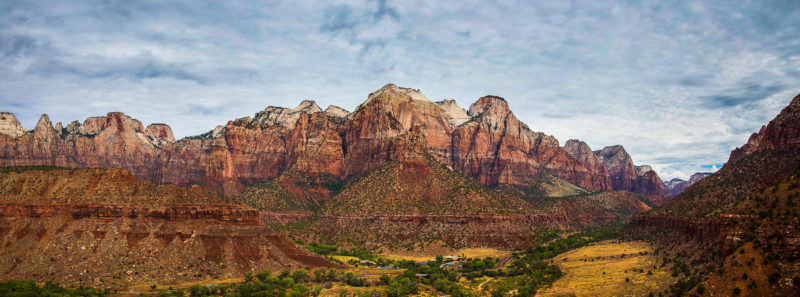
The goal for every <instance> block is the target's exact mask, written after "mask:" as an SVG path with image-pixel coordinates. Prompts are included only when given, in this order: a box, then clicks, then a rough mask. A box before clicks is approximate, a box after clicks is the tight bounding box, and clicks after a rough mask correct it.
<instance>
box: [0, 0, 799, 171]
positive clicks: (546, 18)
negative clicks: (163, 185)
mask: <svg viewBox="0 0 800 297" xmlns="http://www.w3.org/2000/svg"><path fill="white" fill-rule="evenodd" d="M721 4H725V3H724V2H723V3H698V2H694V3H688V4H686V5H681V4H678V5H665V4H662V3H644V4H641V3H640V4H635V5H628V4H625V3H607V2H597V1H579V2H575V3H572V2H563V1H550V2H539V3H531V2H530V1H500V2H498V3H491V4H490V3H486V2H484V1H462V2H459V3H447V2H443V1H402V2H395V1H388V2H386V1H359V0H353V1H337V2H335V3H331V2H328V3H320V2H313V1H285V2H270V3H266V4H254V3H248V2H208V3H198V2H196V1H186V2H170V3H162V2H151V3H148V2H137V3H135V4H131V3H126V4H125V5H115V4H113V3H111V4H109V3H107V2H97V3H69V4H67V3H62V2H55V3H45V2H30V1H25V2H16V1H11V2H7V3H3V4H0V15H2V17H1V18H0V109H3V110H8V111H12V112H15V113H16V114H17V115H18V117H19V118H20V119H21V120H22V122H23V124H24V125H26V126H28V127H31V126H33V125H34V124H35V122H36V120H37V119H38V116H39V114H41V113H49V114H50V115H51V118H53V119H54V120H55V121H70V120H73V119H77V120H82V119H84V118H86V117H88V116H96V115H103V114H105V113H106V112H108V111H124V112H126V113H129V114H131V115H132V116H134V117H136V118H138V119H140V120H142V121H143V122H145V123H150V122H166V123H168V124H169V125H171V126H172V127H173V129H174V131H175V132H176V135H177V136H188V135H195V134H199V133H202V132H205V131H207V130H209V129H211V128H213V127H214V126H215V125H217V124H223V123H225V122H226V121H227V120H231V119H234V118H237V117H241V116H246V115H252V114H253V113H255V112H257V111H259V110H262V109H264V108H265V107H266V106H269V105H278V106H295V105H297V103H298V102H299V101H300V100H302V99H314V100H317V101H318V104H319V105H320V106H327V105H329V104H336V105H340V106H342V107H344V108H347V109H350V110H352V109H353V108H354V107H355V106H357V105H358V104H359V103H361V102H362V101H363V100H364V98H366V96H367V94H368V93H369V92H371V91H374V90H375V89H377V88H379V87H381V86H382V85H384V84H386V83H389V82H394V83H397V84H400V85H404V86H409V87H414V88H419V89H422V91H423V92H425V93H426V95H428V97H430V98H432V99H442V98H454V99H456V100H457V101H458V102H459V104H461V105H462V106H463V107H465V108H467V107H468V106H469V105H470V104H471V103H472V102H474V101H475V100H476V99H477V98H479V97H480V96H482V95H486V94H494V95H500V96H503V97H505V98H506V99H508V101H509V104H510V105H511V107H512V110H513V111H514V112H515V113H516V114H517V116H518V117H519V118H520V119H522V120H523V121H525V122H526V123H528V124H529V126H530V127H531V128H533V129H534V130H537V131H542V132H546V133H549V134H553V135H555V136H556V137H558V138H559V139H560V140H561V142H562V143H563V142H565V141H566V140H567V139H569V138H579V139H582V140H584V141H586V142H587V143H589V144H590V145H591V146H592V147H593V148H594V149H599V148H602V147H603V146H606V145H612V144H622V145H624V146H625V147H626V149H627V150H628V151H629V152H630V153H631V155H632V156H633V158H634V161H635V162H636V163H637V164H650V165H652V166H653V167H654V168H658V170H657V171H658V172H659V174H660V175H661V176H662V178H665V179H670V178H672V177H680V178H688V176H689V175H691V174H692V173H693V172H695V171H703V168H702V167H701V166H702V165H704V164H706V165H707V164H720V163H724V162H725V161H726V160H727V157H728V153H729V152H730V149H732V148H733V147H735V146H738V145H741V144H743V143H744V142H745V141H746V140H747V137H748V136H749V134H750V133H752V132H754V131H756V130H757V129H758V128H759V127H760V126H761V125H763V124H766V123H767V121H769V120H770V119H771V118H772V117H774V116H775V115H776V114H777V113H778V111H779V110H780V109H781V108H782V107H783V106H785V105H786V104H787V103H788V102H789V100H790V99H791V98H792V97H793V96H794V95H795V94H797V93H798V92H800V84H799V83H800V71H798V70H797V69H800V50H798V49H800V9H798V6H800V3H798V2H796V1H794V2H793V1H789V2H785V3H763V2H761V1H745V2H741V3H739V4H738V5H735V6H731V5H721ZM692 164H694V165H692Z"/></svg>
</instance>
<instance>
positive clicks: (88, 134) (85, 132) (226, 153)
mask: <svg viewBox="0 0 800 297" xmlns="http://www.w3.org/2000/svg"><path fill="white" fill-rule="evenodd" d="M2 117H3V118H4V119H5V120H2V121H0V129H1V130H2V131H0V165H4V166H7V165H57V166H66V167H116V168H123V169H127V170H130V171H131V172H133V173H134V174H135V175H136V176H139V177H142V178H145V179H147V180H150V181H153V182H156V183H170V184H177V185H191V184H199V185H201V186H203V187H204V188H207V189H212V190H215V191H217V192H219V193H223V194H225V195H228V196H232V195H235V194H236V193H238V192H239V191H240V190H241V189H243V188H244V186H246V185H248V184H253V183H257V182H262V181H265V180H269V179H273V178H275V177H277V176H279V175H280V174H281V173H282V172H284V171H285V170H287V169H289V168H294V169H296V170H299V171H302V172H305V173H324V174H330V175H336V176H339V177H341V178H344V177H347V176H351V175H359V174H365V173H367V172H369V171H371V170H372V169H374V168H376V167H377V166H378V165H379V164H381V163H383V162H385V161H386V160H389V159H390V157H391V156H390V149H391V143H392V140H393V139H394V138H396V137H398V136H399V135H401V134H403V133H405V131H410V130H412V129H418V131H419V133H420V134H421V135H423V136H424V137H425V139H426V142H427V147H428V152H429V153H430V154H431V155H433V156H434V157H436V158H437V159H439V160H440V161H442V162H444V163H445V164H447V165H449V166H451V167H453V168H456V169H459V170H462V171H464V172H465V173H467V174H468V175H469V176H471V177H473V178H475V179H476V180H478V181H480V182H481V183H482V184H483V185H486V186H495V185H498V184H509V185H521V186H526V185H530V184H534V183H535V182H536V179H537V177H538V176H541V175H540V174H541V173H543V172H545V171H546V172H547V173H548V174H552V175H554V176H557V177H558V178H561V179H563V180H566V181H568V182H570V183H573V184H575V185H578V186H580V187H583V188H586V189H589V190H593V191H604V190H611V189H627V190H634V191H642V192H643V193H654V192H655V190H654V188H653V187H654V186H653V185H652V184H648V181H649V179H647V178H646V179H645V180H643V181H642V182H640V183H639V186H637V187H634V182H635V180H636V177H637V176H638V175H637V174H636V172H635V168H633V167H632V166H633V165H632V162H629V161H630V157H629V156H627V153H624V150H622V152H623V153H624V154H622V155H621V156H623V157H625V158H621V159H620V160H618V162H616V163H615V162H612V163H609V165H606V161H603V162H598V161H602V160H616V159H614V157H613V154H612V155H611V156H609V157H603V158H600V157H598V158H595V157H594V156H592V155H591V154H588V153H587V152H588V151H589V149H588V146H586V145H585V143H584V144H582V143H579V142H578V143H574V144H573V143H568V145H566V146H565V147H564V148H562V147H560V146H559V143H558V140H556V139H555V138H554V137H552V136H549V135H545V134H543V133H539V132H534V131H532V130H531V129H530V128H528V126H527V125H525V124H524V123H522V122H520V121H519V120H518V119H517V118H516V117H515V116H514V114H513V113H512V112H511V111H510V110H509V108H508V104H507V103H506V101H505V100H504V99H502V98H500V97H494V96H487V97H483V98H481V99H479V100H478V101H477V102H475V103H474V104H472V106H470V109H469V112H468V113H467V112H464V110H463V109H462V108H460V107H458V106H457V105H456V104H455V101H452V100H445V101H440V102H436V103H435V102H433V101H431V100H430V99H428V98H427V97H425V96H424V95H423V94H422V93H420V92H419V90H414V89H408V88H401V87H397V86H395V85H391V84H390V85H386V86H385V87H383V88H381V89H379V90H378V91H376V92H373V93H372V94H370V95H369V96H368V98H367V100H366V101H365V102H364V103H363V104H361V105H360V106H359V107H358V108H357V109H356V111H354V112H353V113H349V112H347V111H346V110H344V109H341V108H339V107H336V106H330V107H328V108H327V109H326V111H324V112H323V111H322V110H321V109H320V108H319V106H317V104H316V103H314V102H313V101H308V100H306V101H303V102H302V103H300V105H298V106H297V107H295V108H281V107H268V108H266V109H265V110H264V111H261V112H259V113H257V114H256V115H255V116H254V117H244V118H239V119H236V120H233V121H229V122H228V123H227V124H226V125H224V126H217V127H216V128H214V129H213V130H211V131H209V132H207V133H205V134H202V135H199V136H195V137H187V138H184V139H181V140H178V141H175V139H174V136H173V134H172V131H171V129H170V128H169V127H168V126H167V125H164V124H151V125H149V126H147V128H144V127H143V125H142V123H141V122H139V121H137V120H135V119H132V118H130V117H129V116H127V115H125V114H122V113H119V112H112V113H108V114H107V115H106V116H105V117H93V118H88V119H86V120H85V121H84V122H83V123H79V122H77V121H73V122H71V123H69V124H68V125H67V126H66V127H61V125H56V126H57V127H54V126H53V125H52V123H51V122H50V120H49V118H48V117H47V116H46V115H43V116H42V118H41V119H40V120H39V122H38V123H37V125H36V127H35V129H33V130H32V131H25V130H24V128H22V127H20V126H19V125H18V122H17V121H16V120H15V119H14V117H13V115H11V114H4V115H3V116H2ZM3 131H5V132H3ZM620 148H621V147H620ZM628 165H630V166H628ZM629 171H630V172H629ZM609 177H611V178H609ZM629 177H632V178H629ZM620 185H621V186H620Z"/></svg>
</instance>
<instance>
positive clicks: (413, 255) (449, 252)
mask: <svg viewBox="0 0 800 297" xmlns="http://www.w3.org/2000/svg"><path fill="white" fill-rule="evenodd" d="M436 255H442V256H462V257H467V258H486V257H492V258H499V259H502V258H505V257H507V256H510V255H511V251H503V250H498V249H492V248H464V249H458V250H453V249H446V248H442V249H426V250H423V251H418V252H391V253H385V254H382V255H381V256H382V257H386V258H388V259H392V260H412V261H416V262H421V261H428V260H433V259H436Z"/></svg>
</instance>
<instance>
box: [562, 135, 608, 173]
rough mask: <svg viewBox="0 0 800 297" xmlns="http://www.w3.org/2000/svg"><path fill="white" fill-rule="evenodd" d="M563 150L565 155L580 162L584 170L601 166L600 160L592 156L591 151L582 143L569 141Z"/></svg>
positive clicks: (574, 140) (573, 140) (575, 140)
mask: <svg viewBox="0 0 800 297" xmlns="http://www.w3.org/2000/svg"><path fill="white" fill-rule="evenodd" d="M564 150H565V151H567V154H569V155H570V156H572V157H573V158H575V159H576V160H578V162H581V163H582V164H583V165H584V166H586V168H594V167H597V166H602V164H601V163H600V160H599V159H598V158H597V156H595V155H594V153H593V152H592V149H591V148H590V147H589V145H588V144H586V143H585V142H583V141H580V140H577V139H570V140H567V142H566V143H564Z"/></svg>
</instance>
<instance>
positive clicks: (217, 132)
mask: <svg viewBox="0 0 800 297" xmlns="http://www.w3.org/2000/svg"><path fill="white" fill-rule="evenodd" d="M222 136H225V126H222V125H217V126H216V127H214V130H211V139H217V138H220V137H222Z"/></svg>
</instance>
